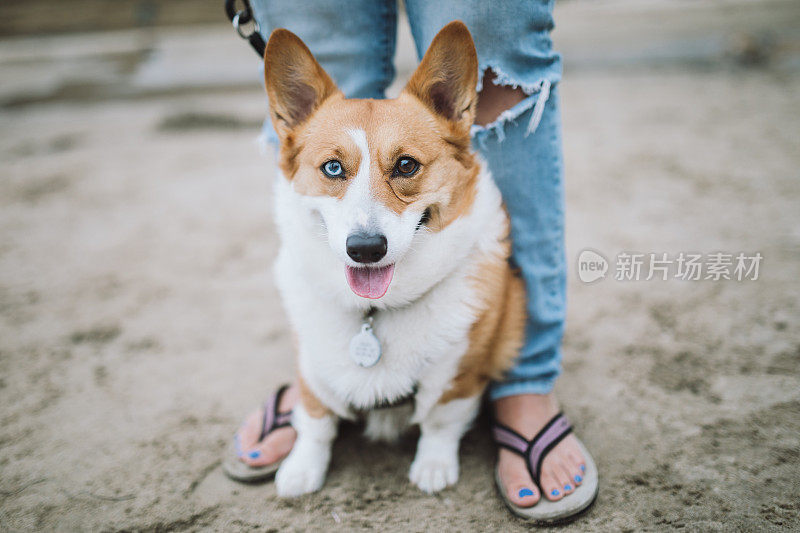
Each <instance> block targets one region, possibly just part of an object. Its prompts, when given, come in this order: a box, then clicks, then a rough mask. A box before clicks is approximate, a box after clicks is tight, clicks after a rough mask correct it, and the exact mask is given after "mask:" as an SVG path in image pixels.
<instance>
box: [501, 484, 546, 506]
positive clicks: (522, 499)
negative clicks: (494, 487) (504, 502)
mask: <svg viewBox="0 0 800 533" xmlns="http://www.w3.org/2000/svg"><path fill="white" fill-rule="evenodd" d="M506 493H507V494H508V499H509V500H511V502H512V503H513V504H514V505H518V506H519V507H531V506H533V505H536V503H537V502H538V501H539V498H540V497H541V495H540V494H539V490H538V489H537V488H536V486H535V485H534V484H533V483H530V484H526V485H519V484H516V485H515V486H512V487H508V488H507V489H506Z"/></svg>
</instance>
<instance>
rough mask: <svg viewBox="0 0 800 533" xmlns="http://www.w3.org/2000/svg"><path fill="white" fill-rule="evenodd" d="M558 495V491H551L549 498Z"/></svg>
mask: <svg viewBox="0 0 800 533" xmlns="http://www.w3.org/2000/svg"><path fill="white" fill-rule="evenodd" d="M559 494H561V493H560V492H558V489H553V492H551V493H550V496H558V495H559Z"/></svg>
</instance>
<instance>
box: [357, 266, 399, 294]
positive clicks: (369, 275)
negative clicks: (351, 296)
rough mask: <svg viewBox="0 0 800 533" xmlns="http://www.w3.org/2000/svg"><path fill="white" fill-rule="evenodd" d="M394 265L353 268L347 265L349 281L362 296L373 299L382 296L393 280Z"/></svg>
mask: <svg viewBox="0 0 800 533" xmlns="http://www.w3.org/2000/svg"><path fill="white" fill-rule="evenodd" d="M393 274H394V265H389V266H385V267H381V268H369V267H364V268H353V267H351V266H345V275H346V276H347V283H348V284H349V285H350V288H351V289H352V290H353V292H354V293H356V294H358V295H359V296H361V297H362V298H371V299H373V300H375V299H378V298H380V297H381V296H383V295H384V294H386V291H388V290H389V283H391V282H392V275H393Z"/></svg>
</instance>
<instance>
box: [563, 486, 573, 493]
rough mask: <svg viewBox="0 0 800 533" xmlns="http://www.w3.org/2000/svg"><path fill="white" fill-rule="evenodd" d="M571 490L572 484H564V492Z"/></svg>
mask: <svg viewBox="0 0 800 533" xmlns="http://www.w3.org/2000/svg"><path fill="white" fill-rule="evenodd" d="M571 490H572V485H564V492H569V491H571Z"/></svg>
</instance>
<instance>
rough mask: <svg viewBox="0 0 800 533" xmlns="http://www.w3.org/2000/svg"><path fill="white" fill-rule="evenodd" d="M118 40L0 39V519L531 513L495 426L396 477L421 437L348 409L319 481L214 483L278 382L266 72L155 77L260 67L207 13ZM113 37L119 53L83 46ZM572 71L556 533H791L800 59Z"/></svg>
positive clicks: (436, 517) (241, 519) (186, 524)
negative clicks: (199, 24)
mask: <svg viewBox="0 0 800 533" xmlns="http://www.w3.org/2000/svg"><path fill="white" fill-rule="evenodd" d="M794 13H796V11H795V12H794ZM565 18H568V17H566V16H565ZM576 23H577V22H576ZM562 24H563V22H562ZM120 35H121V34H120ZM120 35H115V36H114V38H108V36H105V37H104V36H84V37H75V38H71V39H72V40H69V41H68V42H67V41H64V42H65V43H67V44H65V45H64V46H53V45H52V43H48V42H42V43H38V44H36V45H35V46H34V45H32V44H30V42H29V41H26V43H28V45H26V46H22V45H21V44H20V42H18V41H13V42H10V41H6V42H0V60H2V63H3V65H4V69H5V70H4V72H5V73H6V74H4V75H3V76H4V88H2V90H0V93H2V94H0V97H1V98H0V100H2V101H3V102H4V104H3V106H4V107H3V108H2V109H0V117H2V118H1V120H0V158H2V159H1V160H2V179H1V180H0V206H2V207H0V428H1V429H0V530H11V531H17V530H64V531H73V530H107V531H183V530H204V529H208V530H247V529H259V530H268V531H278V530H280V531H283V530H289V531H291V530H297V531H300V530H307V529H312V530H322V529H324V530H328V529H330V530H369V529H378V530H386V531H393V530H402V531H427V530H438V531H479V530H509V531H516V530H520V531H521V530H523V529H525V528H526V525H525V523H524V522H521V521H519V520H517V519H515V518H513V517H512V516H511V515H510V514H509V513H508V512H507V511H506V510H505V509H504V507H503V506H502V504H501V503H500V500H499V499H498V498H497V497H496V494H495V489H494V486H493V482H492V466H493V457H494V451H493V447H492V445H491V443H490V442H489V439H488V438H487V435H486V431H485V430H486V427H485V421H481V423H480V424H479V425H478V426H477V428H476V429H475V430H473V431H471V432H470V433H469V434H468V435H467V436H466V438H465V440H464V444H463V448H462V453H461V458H462V475H461V479H460V481H459V483H458V484H457V485H456V486H455V487H454V488H451V489H448V490H446V491H444V492H442V493H441V494H440V495H437V496H426V495H424V494H422V493H421V492H419V491H418V490H417V489H415V488H414V487H413V486H411V485H410V483H409V482H408V481H407V479H406V474H407V471H408V467H409V465H410V462H411V459H412V455H413V451H414V444H415V443H414V438H413V436H410V437H409V438H407V439H405V440H404V441H403V442H402V443H401V444H400V445H399V446H397V447H396V448H390V449H386V448H383V447H380V446H376V445H373V444H369V443H367V442H366V441H365V440H364V439H363V438H362V437H361V436H360V435H359V431H358V428H356V427H354V426H346V427H344V428H343V432H342V436H341V438H339V440H338V441H337V444H336V447H335V451H334V455H333V463H332V465H331V469H330V474H329V477H328V481H327V483H326V485H325V487H324V488H323V489H322V490H321V491H320V492H319V493H317V494H314V495H311V496H307V497H303V498H300V499H297V500H293V501H282V500H278V499H277V498H276V496H275V490H274V487H273V486H272V485H271V484H270V483H267V484H263V485H255V486H243V485H239V484H236V483H234V482H232V481H229V480H228V479H227V478H225V477H224V475H223V474H222V472H221V470H220V468H219V461H220V456H221V453H222V451H223V450H224V448H225V447H226V445H227V443H228V442H229V439H230V438H231V436H232V432H233V431H234V429H235V428H236V426H237V424H238V423H239V422H240V419H241V417H242V416H243V415H244V413H245V412H247V411H248V410H250V409H251V408H252V407H253V406H254V405H256V404H257V402H259V401H260V400H261V399H262V397H264V395H265V394H266V393H267V392H269V391H270V390H272V389H273V388H274V387H275V386H276V385H278V384H279V383H281V382H283V381H285V380H287V379H290V378H291V376H292V373H293V362H292V355H291V342H290V334H289V332H288V330H287V324H286V320H285V318H284V316H283V313H282V311H281V307H280V303H279V301H278V297H277V293H276V290H275V288H274V287H273V284H272V278H271V271H270V265H271V262H272V260H273V258H274V256H275V251H276V246H277V241H276V236H275V232H274V228H273V225H272V223H271V205H270V203H271V200H270V197H271V191H270V186H269V183H270V178H271V176H272V175H273V161H272V158H271V157H270V156H268V155H267V156H261V155H259V152H258V148H257V145H256V143H255V136H256V132H257V130H258V123H259V121H260V119H261V117H262V116H263V111H264V109H263V105H264V102H263V98H262V96H261V93H260V91H259V89H258V87H257V86H256V85H255V83H254V84H252V85H245V86H242V85H241V84H240V85H239V86H237V87H238V89H236V90H235V91H234V90H228V89H225V87H224V83H222V82H221V84H218V85H219V86H218V87H217V88H216V89H214V88H213V87H212V88H211V89H209V90H207V91H197V90H189V89H187V88H186V87H183V88H180V87H178V88H176V87H177V85H175V84H173V85H170V84H169V83H166V84H162V85H159V83H161V82H160V81H159V80H163V79H167V78H169V76H168V75H165V76H166V77H163V78H159V77H158V76H156V75H151V74H152V72H153V71H152V69H153V68H155V67H154V66H153V64H154V63H155V64H156V66H158V65H160V70H159V69H156V71H158V72H160V73H161V74H164V72H167V74H169V72H174V71H173V70H171V67H170V65H174V64H176V63H175V62H173V61H174V60H175V58H176V57H180V53H183V54H184V57H186V56H188V54H189V53H190V52H192V51H193V50H197V46H208V47H209V49H212V50H218V49H224V47H226V46H228V47H230V46H232V47H233V48H231V49H236V50H237V53H238V54H239V55H236V56H235V58H232V59H231V61H228V62H226V64H225V65H222V64H221V63H222V61H221V60H220V59H218V58H212V59H213V60H209V62H208V63H207V64H206V71H208V70H209V69H211V71H212V72H215V73H216V74H215V76H214V78H215V79H216V80H217V81H219V80H221V79H222V80H230V79H231V77H235V75H234V74H235V73H231V74H230V75H229V74H226V72H227V71H226V70H225V69H226V68H228V69H230V68H232V67H231V64H234V65H246V68H247V69H250V68H251V67H250V65H251V63H250V62H251V61H255V59H251V58H250V56H249V55H248V54H249V53H250V52H249V51H246V50H244V49H243V48H241V47H242V45H240V44H239V43H237V42H235V41H233V40H232V38H231V35H230V34H229V33H228V32H227V31H224V30H223V31H219V32H214V31H209V32H207V33H205V34H204V35H201V36H199V37H198V36H197V34H196V32H194V33H193V34H192V35H191V36H187V37H186V39H185V40H184V41H174V40H173V41H170V39H172V38H173V37H174V33H172V32H171V33H170V34H169V36H168V37H167V36H162V37H159V39H160V40H158V43H160V44H159V45H158V46H160V47H161V48H158V46H156V48H155V50H156V51H158V50H161V52H160V53H153V49H151V48H147V49H146V50H144V49H142V48H141V46H140V44H141V42H143V41H142V40H141V39H142V38H141V36H138V37H137V35H139V34H125V35H123V36H120ZM131 35H132V36H131ZM148 35H149V37H148V39H152V38H153V36H152V35H150V34H148ZM103 39H106V41H103ZM126 39H127V41H126ZM104 42H105V43H107V44H109V46H110V47H114V46H116V47H118V48H119V49H118V50H116V51H115V52H114V54H112V55H110V56H103V57H99V58H98V57H95V56H92V53H90V52H87V50H91V49H93V47H97V46H102V43H104ZM147 42H148V43H151V44H152V42H151V41H147ZM176 42H177V43H178V44H175V45H174V46H172V45H170V44H169V43H173V44H174V43H176ZM126 43H129V44H130V46H128V44H126ZM180 43H183V44H182V45H181V44H180ZM187 43H188V44H187ZM231 43H233V45H231ZM23 44H24V43H23ZM37 46H38V48H37ZM148 46H150V45H148ZM569 46H572V44H571V43H566V44H565V47H567V48H569ZM126 47H127V48H126ZM137 47H138V48H137ZM402 48H403V47H401V49H402ZM406 49H407V46H406ZM585 49H592V48H591V47H588V48H585ZM176 50H177V51H176ZM181 51H182V52H181ZM170 54H173V55H170ZM174 54H177V55H174ZM90 56H91V57H90ZM87 57H88V59H87ZM170 58H173V59H170ZM789 63H791V61H789ZM86 65H90V66H91V65H93V66H92V68H88V67H86ZM148 68H149V69H151V70H150V71H148V70H147V69H148ZM217 68H218V69H219V70H214V69H217ZM252 68H253V76H254V77H255V76H257V73H256V72H255V66H254V65H253V67H252ZM200 70H202V69H200ZM76 71H77V73H78V74H75V72H76ZM65 72H69V73H71V74H70V75H71V76H72V77H70V78H69V83H61V82H59V80H61V81H63V80H64V79H66V78H65V76H66V74H64V73H65ZM142 72H145V73H144V74H143V73H142ZM147 72H150V74H147ZM237 72H238V74H237V75H240V76H247V75H248V74H247V72H245V73H244V74H242V72H241V69H240V71H237ZM58 73H61V74H58ZM134 74H135V75H134ZM184 74H186V72H184ZM190 74H191V73H190ZM6 76H8V78H6ZM81 76H83V77H82V78H81ZM82 79H83V80H84V81H83V85H81V84H80V81H81V80H82ZM185 79H190V80H191V76H189V78H185ZM185 79H184V81H185ZM86 80H88V81H86ZM153 80H155V81H153ZM7 81H8V82H9V83H6V82H7ZM178 85H180V84H178ZM190 85H191V84H190ZM195 85H196V84H195ZM234 85H235V84H234ZM65 87H66V89H65ZM76 87H83V89H84V90H83V91H78V90H76ZM137 87H139V89H136V88H137ZM561 87H562V101H563V112H564V130H565V152H566V166H567V207H568V209H567V212H568V234H567V235H568V237H567V240H568V254H569V261H570V266H571V267H573V268H572V272H571V274H570V292H569V301H570V312H569V322H568V328H567V335H566V339H565V352H566V355H565V373H564V376H563V378H562V379H561V380H560V383H559V385H558V388H557V391H558V394H559V396H560V398H561V400H562V402H563V404H564V407H565V410H566V412H567V413H568V415H569V416H570V417H571V418H572V420H573V422H574V424H575V425H576V426H577V428H578V432H579V434H580V435H581V437H582V438H583V440H584V441H585V442H586V444H587V445H588V446H589V448H590V449H591V450H592V451H593V453H594V456H595V458H596V460H597V462H598V464H599V468H600V470H601V472H600V474H601V483H602V486H601V492H600V497H599V500H598V502H597V504H596V505H595V507H594V508H593V509H592V511H591V512H590V513H589V514H588V515H586V516H585V517H583V518H581V519H580V520H579V521H578V522H575V523H573V524H572V525H570V526H566V527H565V528H563V529H564V530H567V531H579V530H594V531H608V530H613V531H634V530H636V531H639V530H665V529H673V528H675V529H677V528H684V529H688V530H692V531H708V530H720V531H721V530H725V531H729V530H741V531H751V530H767V531H769V530H775V531H778V530H787V529H798V528H800V518H798V516H800V503H799V502H800V481H798V480H800V336H799V335H798V333H797V331H798V328H800V284H798V282H797V280H798V277H800V210H798V208H797V204H798V199H800V181H799V180H798V178H800V176H799V175H798V168H800V150H798V141H800V121H799V120H798V111H800V73H798V71H797V70H795V69H787V68H772V67H770V66H764V67H761V68H744V67H737V66H734V65H727V64H725V65H720V66H718V68H702V69H700V68H697V66H696V64H694V63H692V64H688V65H681V64H677V63H676V64H675V65H672V66H671V67H665V68H659V69H652V68H649V69H648V68H641V67H640V66H635V67H631V68H616V67H615V68H610V69H604V68H593V69H588V68H586V69H581V68H575V69H574V70H572V71H570V70H569V69H568V72H567V76H566V77H565V81H564V82H563V84H562V86H561ZM585 247H591V248H593V249H596V250H598V251H600V252H602V253H603V254H604V255H606V257H609V258H612V259H613V258H614V257H615V256H616V254H617V253H619V252H621V251H639V252H668V253H670V254H673V255H674V254H677V253H678V252H681V251H685V252H702V253H711V252H716V251H727V252H739V251H745V252H756V251H758V252H760V253H761V254H762V255H763V257H764V261H763V263H762V265H761V270H760V277H759V279H758V280H757V281H742V282H737V281H716V282H714V281H695V282H681V281H678V280H669V281H658V280H654V281H650V282H644V281H641V282H632V281H629V282H622V281H615V280H614V279H611V278H609V279H605V280H602V281H599V282H597V283H594V284H591V285H586V284H583V283H581V282H580V281H579V280H578V278H577V275H576V274H575V269H574V265H575V263H576V260H577V255H578V253H579V251H580V250H582V249H583V248H585Z"/></svg>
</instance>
